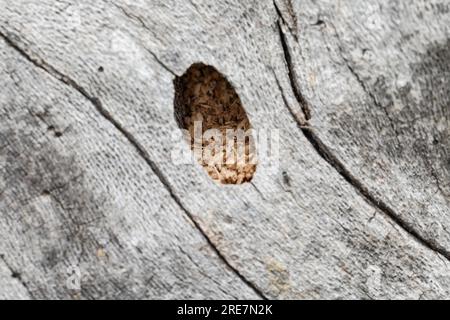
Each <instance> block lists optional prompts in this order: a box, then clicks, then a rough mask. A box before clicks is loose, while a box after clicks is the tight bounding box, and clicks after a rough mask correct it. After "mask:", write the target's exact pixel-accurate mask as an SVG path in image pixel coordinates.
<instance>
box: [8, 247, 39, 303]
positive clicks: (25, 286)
mask: <svg viewBox="0 0 450 320" xmlns="http://www.w3.org/2000/svg"><path fill="white" fill-rule="evenodd" d="M0 259H1V261H3V263H4V265H5V266H6V267H7V268H8V270H9V271H10V272H11V277H12V278H14V279H16V280H17V281H18V282H19V283H20V284H21V285H22V286H23V287H24V288H25V290H26V291H27V293H28V295H29V296H30V298H32V299H33V295H32V294H31V290H30V288H29V287H28V284H27V283H26V282H25V281H24V280H23V279H22V276H21V274H20V273H19V272H17V271H15V270H14V268H13V267H12V266H11V265H10V264H9V263H8V262H7V261H6V258H5V256H4V255H3V254H0Z"/></svg>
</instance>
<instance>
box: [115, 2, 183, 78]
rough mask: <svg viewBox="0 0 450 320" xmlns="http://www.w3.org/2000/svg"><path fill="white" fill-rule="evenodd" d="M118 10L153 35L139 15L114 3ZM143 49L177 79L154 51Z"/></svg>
mask: <svg viewBox="0 0 450 320" xmlns="http://www.w3.org/2000/svg"><path fill="white" fill-rule="evenodd" d="M112 4H113V5H114V6H115V7H116V8H118V9H119V10H120V11H122V13H123V14H124V15H125V16H127V17H128V18H130V19H131V20H133V21H137V22H138V23H139V24H140V25H141V26H142V27H143V28H144V29H146V30H147V31H150V32H152V34H153V31H152V29H151V28H149V27H148V26H147V25H146V24H145V22H144V20H142V18H141V17H139V16H137V15H135V14H133V13H131V12H129V11H128V10H126V9H125V8H124V7H122V6H120V5H118V4H116V3H114V2H113V3H112ZM143 48H144V49H145V51H147V52H148V53H149V54H150V55H151V56H152V57H153V58H154V59H155V60H156V62H157V63H158V64H159V65H160V66H161V67H163V68H164V69H165V70H166V71H168V72H169V73H171V74H172V75H174V76H175V77H177V76H178V75H177V74H176V73H175V72H174V71H173V70H172V69H170V68H169V67H168V66H167V64H165V63H164V62H163V61H162V60H161V59H160V58H159V57H158V56H157V55H156V54H155V53H154V52H153V51H151V50H150V49H148V48H146V47H144V46H143Z"/></svg>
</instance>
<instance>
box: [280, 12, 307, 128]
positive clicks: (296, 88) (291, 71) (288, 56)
mask: <svg viewBox="0 0 450 320" xmlns="http://www.w3.org/2000/svg"><path fill="white" fill-rule="evenodd" d="M281 20H282V19H279V20H278V22H277V27H278V34H279V36H280V39H281V46H282V47H283V52H284V59H285V61H286V65H287V67H288V76H289V81H290V83H291V87H292V91H293V92H294V96H295V98H296V99H297V101H298V103H299V104H300V107H301V108H302V111H303V113H304V115H305V118H306V120H310V119H311V110H310V108H309V105H308V103H307V102H306V99H305V97H303V94H302V92H301V90H300V84H299V83H298V80H297V79H298V77H297V74H296V72H295V68H294V65H293V63H292V53H291V51H290V50H289V46H288V44H287V39H286V35H285V34H284V32H283V29H282V26H281Z"/></svg>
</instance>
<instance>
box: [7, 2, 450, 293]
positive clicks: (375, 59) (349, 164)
mask: <svg viewBox="0 0 450 320" xmlns="http://www.w3.org/2000/svg"><path fill="white" fill-rule="evenodd" d="M0 8H1V10H0V55H1V59H0V70H1V71H0V72H1V77H0V88H1V94H0V106H1V108H0V114H1V118H0V124H1V126H0V135H1V137H0V138H1V139H0V177H1V180H0V254H1V259H0V298H250V299H258V298H269V299H283V298H448V297H449V294H450V264H449V259H450V233H449V231H448V230H449V227H450V220H449V219H450V208H449V194H450V185H449V181H450V172H449V167H450V163H449V161H450V159H449V146H450V145H449V121H450V107H449V100H450V98H449V96H450V92H449V90H450V89H449V88H450V66H449V59H450V42H449V39H450V27H449V26H450V4H448V2H447V1H442V0H441V1H415V2H414V3H411V2H410V1H387V0H378V1H371V2H362V1H350V0H347V1H343V0H342V1H288V0H286V1H282V0H278V1H276V2H272V1H248V2H246V3H243V2H242V1H225V2H224V1H221V2H217V1H200V0H191V1H157V0H146V1H143V0H140V1H131V0H129V1H128V0H122V1H95V2H92V1H77V2H75V1H73V2H72V1H57V0H53V1H52V0H45V1H42V0H41V1H37V0H33V1H15V2H12V1H6V0H0ZM194 62H203V63H206V64H211V65H213V66H215V67H216V68H217V69H219V70H220V71H221V72H222V73H223V74H224V75H226V76H227V78H228V79H229V80H230V81H231V82H232V83H233V85H234V86H235V88H236V91H237V92H238V94H239V95H240V97H241V100H242V102H243V105H244V107H245V108H246V110H247V112H248V114H249V117H250V121H251V123H252V125H253V127H254V128H256V129H257V130H261V129H269V130H270V129H279V130H280V138H281V147H280V153H281V155H280V159H281V163H280V170H279V172H277V173H276V174H272V173H271V172H270V171H266V170H264V162H265V161H266V159H264V158H262V159H260V160H261V163H260V165H259V168H258V170H257V173H256V176H255V178H254V180H253V181H252V183H251V184H244V185H241V186H226V187H225V186H218V185H216V184H214V183H213V182H212V181H211V180H210V179H209V177H208V176H207V174H206V173H205V172H204V170H203V169H202V168H201V167H200V166H199V165H189V166H187V165H183V166H180V165H176V164H175V163H173V161H171V157H170V149H171V147H172V146H173V144H174V142H173V141H172V133H173V132H176V131H177V130H178V128H177V124H176V122H175V119H174V116H173V97H174V89H173V84H172V81H173V78H174V76H175V75H181V74H182V73H183V72H184V71H185V70H186V69H187V68H188V67H189V66H190V65H191V64H192V63H194ZM186 148H188V146H187V145H186ZM72 267H75V268H76V270H79V271H80V272H81V282H80V287H79V289H77V288H74V287H72V286H71V282H70V279H73V276H74V275H73V274H72V273H71V270H72V269H71V268H72ZM75 276H77V274H75Z"/></svg>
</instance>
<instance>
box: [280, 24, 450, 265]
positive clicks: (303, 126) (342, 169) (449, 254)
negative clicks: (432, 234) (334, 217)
mask: <svg viewBox="0 0 450 320" xmlns="http://www.w3.org/2000/svg"><path fill="white" fill-rule="evenodd" d="M278 28H279V34H280V41H281V45H282V48H283V50H284V56H285V58H286V59H285V62H286V65H287V67H288V70H289V77H290V78H292V76H293V74H292V72H291V71H290V70H293V66H292V65H291V64H292V59H291V55H290V52H289V47H288V44H287V41H286V37H285V35H284V33H283V30H282V28H281V19H279V20H278ZM274 76H275V79H276V82H277V85H278V87H279V90H280V92H281V94H282V96H283V101H284V104H285V106H286V108H287V109H288V110H289V113H290V114H291V116H292V117H293V118H294V120H295V121H296V123H297V125H298V127H299V129H300V130H301V131H302V132H303V134H304V136H305V137H306V139H307V140H308V141H309V143H310V144H311V145H312V146H313V148H314V149H315V151H316V152H317V153H318V154H319V156H320V157H321V158H323V159H324V160H325V161H326V162H328V164H329V165H330V166H331V167H333V168H334V169H335V170H336V171H337V172H338V173H339V174H340V175H341V176H342V177H343V178H344V179H345V180H346V181H347V182H348V183H349V184H350V185H351V186H352V187H353V188H355V190H356V191H357V192H358V193H359V194H360V195H361V196H362V197H363V198H364V199H366V201H367V202H368V203H369V204H371V205H372V206H373V207H375V208H377V209H379V210H380V211H381V212H383V213H384V214H385V215H386V216H387V217H389V218H390V219H391V220H392V221H394V222H395V223H396V225H397V226H399V227H400V228H401V229H403V230H404V231H405V232H407V233H408V234H409V235H410V236H411V237H412V238H413V239H414V240H415V241H417V242H418V243H420V244H422V245H423V246H425V247H426V248H428V249H430V250H431V251H433V252H435V253H436V254H438V255H439V256H443V257H445V258H446V259H447V260H449V261H450V251H449V250H447V249H446V248H444V247H443V246H440V245H439V244H438V243H437V242H435V241H433V240H432V239H428V238H425V237H424V236H422V235H421V234H420V233H419V232H418V231H417V230H415V229H414V227H412V226H411V225H410V224H409V223H408V222H406V221H404V220H403V219H402V218H401V217H400V216H399V215H398V214H397V213H396V212H395V211H394V210H393V209H392V208H391V207H390V206H389V205H388V204H387V203H386V202H384V201H383V200H382V199H380V198H379V197H377V196H376V195H375V194H373V193H371V192H370V191H369V189H368V188H367V187H366V186H365V185H364V184H363V183H362V182H361V181H360V180H359V179H358V178H357V177H356V176H354V175H353V174H352V173H351V172H350V170H349V169H347V167H346V166H345V165H344V163H343V162H342V161H341V160H339V158H338V157H337V156H336V155H335V154H334V153H333V152H332V150H331V149H330V148H328V146H327V145H325V143H323V141H322V140H321V139H320V138H319V136H318V135H317V134H316V133H315V131H314V129H313V128H312V127H311V126H310V124H309V123H308V120H310V118H307V117H306V120H305V119H303V118H302V117H301V116H300V115H299V114H298V113H297V112H295V110H294V109H293V108H292V107H291V106H290V105H289V104H288V102H287V100H286V98H285V97H284V92H283V88H282V87H281V85H280V83H279V81H278V78H277V76H276V74H275V72H274ZM290 82H291V85H292V84H295V83H296V82H295V81H293V80H291V81H290ZM297 90H299V86H298V85H295V86H292V91H293V93H294V96H295V97H296V98H297V97H298V96H300V97H302V99H300V100H299V99H297V102H298V103H299V104H300V106H301V107H302V109H303V105H304V104H305V103H306V101H305V100H304V98H303V95H301V93H300V92H298V93H297V94H296V91H297Z"/></svg>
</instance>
